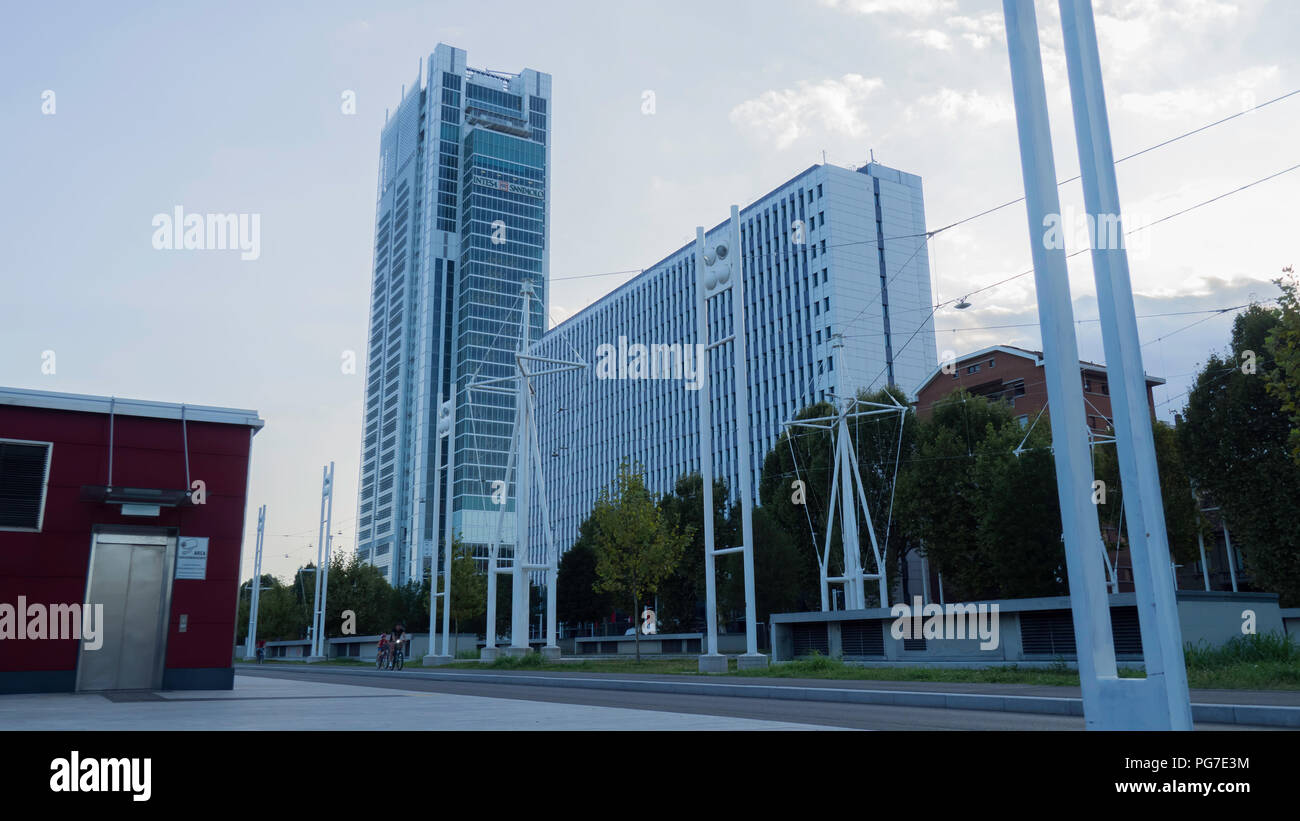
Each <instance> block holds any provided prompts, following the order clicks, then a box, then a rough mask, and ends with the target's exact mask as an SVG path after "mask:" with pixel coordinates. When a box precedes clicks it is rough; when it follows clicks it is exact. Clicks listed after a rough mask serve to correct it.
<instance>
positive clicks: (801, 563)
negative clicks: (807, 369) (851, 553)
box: [755, 402, 838, 610]
mask: <svg viewBox="0 0 1300 821" xmlns="http://www.w3.org/2000/svg"><path fill="white" fill-rule="evenodd" d="M834 414H835V408H834V407H833V406H832V405H831V404H830V403H828V402H819V403H817V404H815V405H810V406H808V407H806V408H804V409H802V410H800V411H799V412H798V413H797V414H795V418H796V419H815V418H822V417H827V416H833V415H834ZM832 446H833V440H832V438H831V433H830V431H829V430H817V429H813V428H794V429H793V430H792V431H786V432H784V433H782V434H781V436H780V438H779V439H777V441H776V445H775V446H774V447H773V448H772V450H771V451H769V452H768V454H767V456H766V457H765V458H764V459H763V472H762V475H761V478H760V480H759V484H758V495H759V500H760V501H761V503H762V509H763V510H766V511H767V513H768V515H769V516H770V517H771V520H772V523H773V524H774V525H775V526H777V527H779V528H780V529H781V530H782V531H784V532H785V533H787V534H788V535H789V537H790V539H791V541H792V543H793V547H794V553H793V556H794V557H795V558H796V560H797V564H796V565H795V566H794V567H793V568H791V569H790V570H791V571H792V575H793V576H794V579H795V580H796V581H797V584H798V590H799V592H798V609H799V610H817V609H820V608H821V582H820V580H819V577H818V571H817V556H818V555H820V553H821V550H822V547H823V540H824V539H825V538H826V528H827V527H828V526H829V523H830V511H829V510H828V507H829V506H830V492H831V487H830V480H831V475H832V473H833V471H834V466H835V462H834V459H835V453H834V451H833V450H832ZM755 527H757V523H755ZM832 538H833V542H832V549H833V550H834V549H835V548H836V546H837V545H838V541H837V538H838V534H833V537H832ZM755 539H756V540H757V537H755ZM831 575H835V573H834V572H832V573H831Z"/></svg>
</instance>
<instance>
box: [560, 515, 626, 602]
mask: <svg viewBox="0 0 1300 821" xmlns="http://www.w3.org/2000/svg"><path fill="white" fill-rule="evenodd" d="M599 581H600V577H599V576H598V575H596V523H595V521H594V520H592V519H591V518H587V519H584V520H583V522H582V524H581V525H580V526H579V527H578V540H577V541H576V542H574V543H573V547H571V548H569V549H568V550H566V551H565V552H564V555H563V556H561V557H560V567H559V571H558V572H557V574H556V581H555V610H556V616H557V617H558V618H559V619H561V620H563V621H565V622H585V621H600V620H601V619H603V618H604V617H605V615H606V614H608V613H609V611H610V608H611V607H612V606H613V605H612V603H611V602H610V600H609V595H608V594H606V593H599V592H597V591H596V583H597V582H599Z"/></svg>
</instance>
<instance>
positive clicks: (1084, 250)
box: [918, 163, 1300, 325]
mask: <svg viewBox="0 0 1300 821" xmlns="http://www.w3.org/2000/svg"><path fill="white" fill-rule="evenodd" d="M1296 170H1300V163H1298V164H1296V165H1292V166H1290V167H1289V168H1284V169H1282V170H1281V171H1275V172H1274V173H1272V174H1269V175H1267V176H1264V177H1260V178H1258V179H1255V180H1252V181H1250V182H1248V183H1246V184H1245V185H1241V186H1238V187H1236V188H1234V189H1232V190H1231V191H1225V192H1224V193H1222V194H1218V195H1216V196H1213V197H1210V198H1209V199H1208V200H1203V201H1201V202H1198V203H1196V204H1195V205H1189V206H1188V207H1186V208H1183V209H1181V210H1179V211H1175V212H1174V213H1172V214H1167V215H1165V216H1163V217H1161V218H1159V219H1157V220H1155V221H1153V222H1149V223H1146V224H1145V225H1140V226H1138V227H1137V228H1131V229H1130V228H1126V229H1124V233H1125V235H1130V234H1136V233H1138V232H1140V231H1146V230H1148V229H1150V228H1154V227H1155V226H1157V225H1159V224H1161V223H1163V222H1168V221H1169V220H1171V219H1173V218H1174V217H1181V216H1183V215H1184V214H1188V213H1190V212H1192V211H1195V210H1197V209H1199V208H1204V207H1205V206H1207V205H1211V204H1213V203H1216V202H1218V201H1219V200H1222V199H1224V198H1226V197H1230V196H1232V195H1233V194H1239V193H1241V192H1242V191H1246V190H1248V189H1250V188H1254V187H1255V186H1257V185H1261V184H1263V183H1265V182H1268V181H1270V180H1274V179H1277V178H1278V177H1281V176H1282V175H1284V174H1289V173H1291V172H1293V171H1296ZM1091 251H1092V249H1091V248H1080V249H1079V250H1077V251H1072V252H1070V253H1068V254H1066V255H1065V258H1066V259H1073V258H1074V257H1077V256H1079V255H1080V254H1086V253H1090V252H1091ZM1033 272H1034V269H1033V268H1029V269H1028V270H1025V271H1021V272H1020V273H1018V274H1012V275H1011V276H1009V277H1007V278H1005V279H1000V280H998V281H997V282H991V283H989V284H988V285H984V286H981V287H979V288H976V289H975V290H973V291H967V292H966V293H965V296H963V297H959V298H958V299H950V300H947V301H945V302H940V303H938V304H937V305H934V306H933V310H932V311H931V316H933V315H934V313H935V312H937V311H938V310H939V309H940V308H942V307H944V306H945V305H951V304H954V303H956V302H958V301H959V300H960V299H964V298H965V297H968V296H971V295H973V294H978V293H982V292H984V291H989V290H992V289H993V288H997V287H999V286H1001V285H1005V284H1007V283H1008V282H1012V281H1013V280H1017V279H1020V278H1022V277H1027V276H1029V275H1030V274H1032V273H1033ZM918 310H925V309H924V308H922V309H918ZM927 319H929V317H927ZM921 324H922V325H924V324H925V323H924V322H922V323H921Z"/></svg>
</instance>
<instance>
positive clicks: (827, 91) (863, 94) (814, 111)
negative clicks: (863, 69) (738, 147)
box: [731, 74, 884, 148]
mask: <svg viewBox="0 0 1300 821" xmlns="http://www.w3.org/2000/svg"><path fill="white" fill-rule="evenodd" d="M883 85H884V81H882V80H881V79H879V78H877V77H863V76H862V75H861V74H845V75H844V76H843V77H841V78H840V79H838V80H836V79H827V80H822V81H821V82H819V83H809V82H801V83H800V84H799V85H798V87H797V88H788V89H781V90H771V91H765V92H763V93H762V94H760V95H759V96H758V97H756V98H754V99H752V100H746V101H745V102H743V103H741V104H740V105H738V106H736V107H735V108H733V109H732V110H731V122H732V123H734V124H735V125H736V126H738V127H740V128H742V129H744V130H746V131H749V132H752V133H755V134H757V135H758V136H759V137H760V138H766V139H770V140H771V141H772V142H774V143H775V144H776V146H777V148H787V147H789V146H790V145H791V144H793V143H794V142H795V141H796V140H798V139H799V138H800V137H802V136H804V135H806V134H808V133H810V132H812V131H815V130H816V129H818V128H820V129H821V130H823V131H825V132H827V133H831V134H844V135H847V136H849V137H854V138H856V137H861V136H863V135H864V134H866V133H867V131H868V128H867V122H866V100H867V98H868V97H870V96H871V95H872V94H873V93H874V92H875V91H876V90H878V89H880V88H881V87H882V86H883Z"/></svg>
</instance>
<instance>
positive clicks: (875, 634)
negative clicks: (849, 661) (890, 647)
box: [840, 621, 885, 656]
mask: <svg viewBox="0 0 1300 821" xmlns="http://www.w3.org/2000/svg"><path fill="white" fill-rule="evenodd" d="M881 628H882V624H881V623H880V622H878V621H846V622H843V623H841V624H840V648H841V650H842V652H843V654H844V655H846V656H883V655H884V654H885V633H884V631H883V630H882V629H881Z"/></svg>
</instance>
